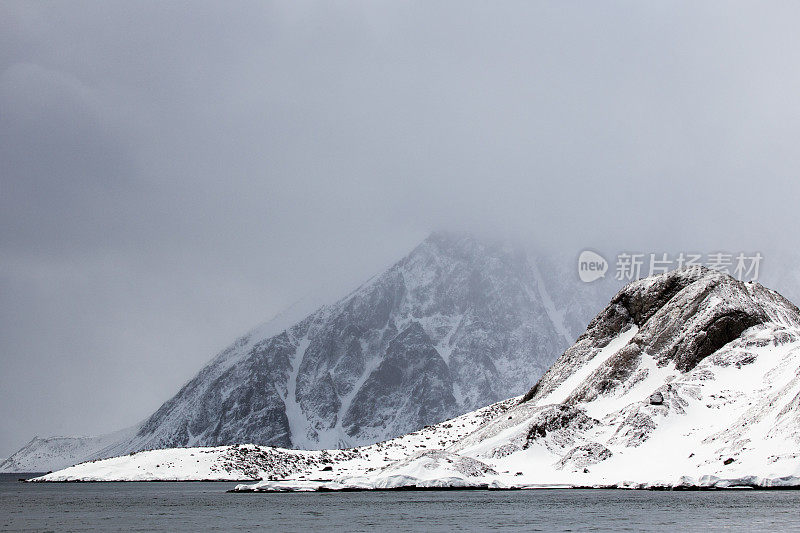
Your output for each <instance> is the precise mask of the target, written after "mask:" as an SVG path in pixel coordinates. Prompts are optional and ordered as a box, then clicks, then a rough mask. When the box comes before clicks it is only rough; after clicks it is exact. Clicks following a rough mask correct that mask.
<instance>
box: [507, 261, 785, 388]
mask: <svg viewBox="0 0 800 533" xmlns="http://www.w3.org/2000/svg"><path fill="white" fill-rule="evenodd" d="M798 317H800V311H798V309H797V307H796V306H795V305H794V304H792V303H791V302H789V301H788V300H786V299H785V298H783V297H782V296H780V295H779V294H777V293H775V292H774V291H770V290H769V289H766V288H764V287H762V286H761V285H759V284H756V283H744V282H741V281H738V280H736V279H735V278H733V277H731V276H729V275H727V274H723V273H720V272H716V271H713V270H709V269H707V268H704V267H701V268H694V269H686V270H676V271H672V272H669V273H667V274H664V275H661V276H657V277H654V278H647V279H644V280H640V281H637V282H633V283H631V284H629V285H628V286H626V287H625V288H623V289H622V290H621V291H620V292H619V293H617V295H616V296H615V297H614V298H613V299H612V300H611V302H610V303H609V305H608V306H607V307H606V308H605V309H604V310H603V311H602V312H601V313H600V314H599V315H597V317H595V318H594V319H593V320H592V321H591V322H590V323H589V326H588V327H587V330H586V332H585V333H584V334H583V335H581V336H580V337H579V338H578V340H577V342H576V343H575V345H573V346H572V347H571V348H570V349H568V350H567V351H566V352H565V353H564V355H562V357H561V358H560V359H559V360H558V361H557V362H556V363H555V364H554V365H553V366H552V367H551V368H550V369H549V370H548V371H547V372H546V373H545V374H544V376H542V378H541V379H540V380H539V381H538V382H537V383H536V385H534V387H533V388H532V389H531V390H530V391H528V393H527V394H526V395H525V396H524V397H523V400H522V401H531V400H536V399H537V398H542V397H544V396H545V395H547V394H548V393H549V392H550V391H552V390H554V389H555V388H556V387H558V385H559V384H560V383H562V382H563V380H564V379H565V378H566V377H567V376H569V375H570V374H571V372H572V369H573V368H575V367H578V366H581V365H583V364H585V363H586V362H587V361H589V360H591V359H592V357H594V356H595V354H597V353H598V352H599V351H600V350H602V348H603V347H605V346H606V345H607V344H608V343H609V342H610V340H611V339H613V338H615V337H616V336H617V335H619V334H620V333H621V332H622V331H624V330H626V329H629V328H631V327H637V328H638V332H637V334H636V335H635V336H634V337H633V339H631V341H630V342H629V343H628V344H627V345H626V346H625V347H623V348H622V349H621V350H620V351H619V352H617V353H616V355H614V357H613V358H612V359H610V360H609V361H607V362H606V363H605V364H604V365H602V366H601V367H600V368H599V369H598V370H597V371H596V372H595V374H594V375H593V377H592V379H591V380H590V381H589V382H587V383H586V386H585V387H583V388H581V389H579V390H576V391H575V393H574V394H573V396H572V397H571V398H570V399H569V400H568V401H569V402H583V401H588V400H590V399H592V398H593V397H595V396H597V395H598V394H603V393H606V392H608V391H610V390H612V389H614V388H616V387H619V386H621V385H622V384H624V383H626V382H627V381H628V380H629V379H630V378H631V375H632V372H633V370H634V369H636V368H637V366H638V364H639V362H640V361H641V357H642V354H644V353H647V354H648V355H650V356H652V357H653V358H655V360H656V362H657V364H658V365H659V366H665V365H668V364H673V365H674V366H675V368H676V369H678V370H680V371H683V372H686V371H689V370H691V369H693V368H694V367H696V366H697V364H698V363H699V362H700V361H702V360H703V359H704V358H706V357H708V356H709V355H710V354H712V353H714V352H716V351H717V350H719V349H720V348H722V347H723V346H724V345H726V344H728V343H729V342H731V341H733V340H735V339H737V338H738V337H739V336H740V335H741V334H742V332H743V331H745V330H746V329H748V328H750V327H753V326H756V325H759V324H764V323H767V322H777V323H787V324H793V325H794V324H797V323H798Z"/></svg>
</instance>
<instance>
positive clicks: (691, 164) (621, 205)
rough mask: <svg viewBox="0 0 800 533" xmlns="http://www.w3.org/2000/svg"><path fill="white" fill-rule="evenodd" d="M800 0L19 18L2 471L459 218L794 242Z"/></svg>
mask: <svg viewBox="0 0 800 533" xmlns="http://www.w3.org/2000/svg"><path fill="white" fill-rule="evenodd" d="M798 11H800V9H799V8H798V6H797V5H795V4H793V3H780V2H774V3H768V4H760V5H756V4H749V3H742V4H737V5H736V6H733V5H731V3H730V2H726V3H724V4H723V3H703V4H701V5H698V4H697V3H680V2H678V3H670V4H669V5H654V4H652V3H647V4H642V3H639V2H619V3H604V4H603V5H599V4H592V3H573V4H568V5H564V4H563V3H558V2H552V3H540V2H535V3H532V2H504V3H501V4H500V5H498V4H497V3H491V4H489V3H461V2H459V3H454V2H437V3H428V2H425V3H423V2H420V3H388V2H386V3H384V2H376V3H375V2H369V3H361V2H347V3H327V2H326V3H309V2H285V3H263V2H257V3H245V2H239V3H235V4H232V5H231V4H227V3H226V4H222V3H200V2H192V3H180V2H170V3H158V2H136V3H129V2H69V3H55V4H53V3H48V4H41V3H29V2H4V3H3V4H2V5H0V139H2V142H0V180H1V181H0V294H2V305H0V364H2V368H3V372H2V373H0V420H1V421H2V422H0V455H4V454H6V453H9V452H11V451H13V449H14V448H16V447H17V446H19V445H20V444H22V442H23V441H25V440H26V439H27V438H29V437H30V436H32V435H33V434H35V433H39V434H50V433H95V432H101V431H107V430H111V429H117V428H119V427H121V426H124V425H127V424H132V423H134V422H136V421H138V420H139V419H140V418H142V417H144V416H145V415H146V414H147V413H148V411H149V410H151V409H153V408H155V407H157V405H158V404H159V403H160V402H161V401H163V400H164V399H166V398H167V397H169V395H170V394H171V393H172V392H174V391H175V390H176V388H177V387H178V386H179V385H180V384H181V383H182V382H183V381H184V380H186V379H188V378H189V377H190V376H191V374H192V373H193V372H194V371H195V370H197V369H198V368H199V367H200V366H201V365H202V364H203V363H204V362H205V361H206V360H207V359H208V358H209V357H210V356H211V355H212V353H213V352H214V351H215V350H216V349H218V348H220V347H222V346H223V345H224V344H225V343H226V342H228V341H229V340H231V339H232V338H233V337H234V336H235V335H237V334H239V333H241V332H242V331H243V330H245V329H247V328H248V327H250V326H252V325H254V324H255V323H257V322H260V321H261V320H263V319H266V318H268V317H269V316H270V315H271V314H273V313H276V312H278V311H280V310H281V309H282V308H284V307H285V306H287V305H289V304H290V303H291V302H293V301H294V300H295V299H297V298H299V297H301V296H303V295H305V294H307V293H309V291H314V290H315V289H316V288H318V287H319V286H320V285H330V284H333V283H336V284H343V285H347V284H348V283H349V284H354V283H356V282H357V281H359V280H360V279H362V278H364V277H366V276H368V275H370V274H372V273H373V272H374V271H377V270H378V269H380V268H381V267H382V266H383V265H385V264H387V263H389V262H390V261H391V260H392V259H394V258H396V257H398V256H400V255H402V254H403V253H404V252H405V251H407V249H409V248H410V247H411V246H413V245H414V243H415V242H416V241H417V240H419V239H421V238H422V237H424V235H425V234H426V233H427V232H428V231H430V230H431V229H435V228H441V227H445V228H447V227H450V228H466V229H469V230H473V231H479V232H487V233H492V234H503V235H510V236H514V237H517V238H523V239H526V240H528V241H531V242H535V243H537V244H538V245H540V246H543V247H546V248H551V249H558V250H565V251H566V252H569V253H571V252H572V251H573V250H575V251H577V250H578V249H580V248H582V247H585V246H590V247H593V248H597V249H641V250H660V249H665V250H676V249H678V250H681V249H683V250H689V249H700V250H706V249H730V250H755V249H761V250H776V251H781V250H784V249H786V250H789V249H794V248H796V238H795V237H794V235H793V234H792V232H791V229H792V228H793V225H794V219H795V214H794V213H795V209H796V206H795V204H796V200H797V198H798V187H799V186H798V185H797V179H796V176H797V173H798V169H800V161H798V157H800V155H798V154H800V152H798V151H797V149H796V142H797V139H798V138H799V137H800V135H798V134H800V120H798V118H799V117H800V101H799V100H798V97H797V95H798V94H800V74H798V72H797V69H796V65H797V64H798V63H800V57H798V56H800V46H798V45H800V43H799V42H798V40H800V37H798V35H797V32H796V28H795V21H796V20H797V15H798Z"/></svg>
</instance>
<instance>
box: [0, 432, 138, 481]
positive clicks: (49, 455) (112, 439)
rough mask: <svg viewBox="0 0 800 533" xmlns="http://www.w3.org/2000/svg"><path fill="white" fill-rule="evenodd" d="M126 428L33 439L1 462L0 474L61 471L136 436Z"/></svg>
mask: <svg viewBox="0 0 800 533" xmlns="http://www.w3.org/2000/svg"><path fill="white" fill-rule="evenodd" d="M135 432H136V428H135V427H134V428H128V429H124V430H122V431H117V432H115V433H110V434H107V435H100V436H97V437H48V438H41V437H34V438H33V439H32V440H31V441H30V442H28V444H26V445H25V446H24V447H22V449H20V450H19V451H18V452H16V453H15V454H14V455H12V456H11V457H9V458H8V459H6V460H5V461H2V462H0V472H49V471H53V470H60V469H62V468H66V467H67V466H69V465H73V464H75V463H77V462H80V461H85V460H86V458H87V457H92V456H95V455H98V454H102V451H103V450H104V449H105V448H107V447H108V446H110V445H112V444H116V443H117V442H119V441H120V440H122V439H125V438H129V437H131V436H132V435H133V434H135Z"/></svg>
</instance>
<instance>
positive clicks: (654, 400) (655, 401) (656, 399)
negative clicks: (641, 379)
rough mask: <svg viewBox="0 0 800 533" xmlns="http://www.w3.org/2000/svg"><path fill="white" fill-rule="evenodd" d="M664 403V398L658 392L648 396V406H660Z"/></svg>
mask: <svg viewBox="0 0 800 533" xmlns="http://www.w3.org/2000/svg"><path fill="white" fill-rule="evenodd" d="M663 403H664V396H663V395H662V394H661V393H660V392H654V393H653V394H651V395H650V405H662V404H663Z"/></svg>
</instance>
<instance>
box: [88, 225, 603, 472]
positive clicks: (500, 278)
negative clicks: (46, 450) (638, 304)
mask: <svg viewBox="0 0 800 533" xmlns="http://www.w3.org/2000/svg"><path fill="white" fill-rule="evenodd" d="M570 266H571V265H570ZM573 278H576V276H575V274H574V271H573V270H572V269H571V268H570V269H569V270H565V265H558V266H557V265H555V264H553V263H552V262H548V261H547V260H546V259H545V258H543V257H538V256H535V255H531V254H528V253H526V252H524V251H522V250H520V249H516V248H512V247H510V246H506V245H502V244H498V243H487V242H483V241H479V240H477V239H475V238H472V237H470V236H465V235H454V234H445V233H435V234H433V235H431V236H430V237H429V238H428V239H426V240H425V241H424V242H423V243H422V244H420V245H419V246H418V247H417V248H416V249H414V250H413V251H412V252H411V253H410V254H409V255H408V256H406V257H405V258H404V259H402V260H401V261H399V262H398V263H396V264H395V265H394V266H392V267H391V268H389V269H388V270H387V271H385V272H384V273H382V274H380V275H377V276H374V277H373V278H371V279H370V280H369V281H368V282H366V283H365V284H364V285H362V286H361V287H359V288H358V289H356V290H355V291H353V292H351V293H350V294H349V295H347V296H346V297H345V298H343V299H341V300H339V301H337V302H335V303H333V304H330V305H324V306H322V307H319V308H318V309H317V310H316V311H313V312H311V313H310V314H308V315H307V316H304V317H303V318H301V319H298V320H295V321H293V320H294V319H295V318H297V317H298V316H300V315H298V314H297V313H296V312H295V313H289V314H288V315H287V316H284V317H278V318H277V319H276V320H273V321H272V323H268V324H265V325H264V326H261V327H259V328H256V329H255V330H253V331H251V332H250V333H249V334H247V335H245V336H243V337H241V338H240V339H238V340H237V341H236V342H234V343H233V344H232V345H231V346H230V347H228V348H227V349H226V350H224V351H223V352H222V353H220V354H219V355H218V356H217V357H215V358H214V359H213V360H212V361H211V362H210V363H209V364H208V365H207V366H206V367H205V368H203V369H202V370H201V371H200V373H199V374H198V375H197V376H196V377H194V378H193V379H192V380H191V381H189V382H188V383H187V384H186V385H185V386H184V387H183V388H182V389H181V390H180V391H179V392H178V393H177V394H176V395H175V396H174V397H173V398H171V399H170V400H169V401H167V402H166V403H165V404H164V405H162V406H161V407H160V408H159V409H158V410H157V411H156V412H155V413H154V414H153V415H151V416H150V417H149V418H148V419H147V420H145V421H144V422H143V423H142V424H141V425H140V426H139V428H138V431H137V432H136V434H135V435H133V436H131V437H130V438H125V439H121V440H120V441H118V442H116V443H114V444H113V445H111V446H108V447H104V448H103V450H102V453H95V454H92V455H87V456H84V457H82V459H94V458H98V457H110V456H113V455H123V454H127V453H129V452H132V451H140V450H146V449H155V448H168V447H187V446H191V447H196V446H218V445H225V444H239V443H255V444H259V445H269V446H277V447H283V448H312V449H316V448H340V447H351V446H356V445H364V444H370V443H373V442H378V441H382V440H386V439H388V438H392V437H396V436H398V435H403V434H405V433H409V432H412V431H415V430H417V429H419V428H421V427H423V426H425V425H430V424H435V423H437V422H441V421H442V420H446V419H448V418H452V417H454V416H457V415H460V414H462V413H466V412H469V411H472V410H474V409H477V408H479V407H482V406H485V405H488V404H491V403H493V402H497V401H499V400H502V399H504V398H506V397H508V396H511V395H518V394H522V393H523V392H525V391H526V390H527V389H528V388H529V387H530V384H531V383H532V382H534V381H535V380H536V378H538V377H539V376H540V375H541V374H542V373H543V372H544V371H545V370H546V369H547V368H548V367H549V366H550V364H551V363H552V362H553V360H554V358H555V356H556V355H557V354H559V353H561V352H563V350H564V349H565V348H566V347H567V346H569V344H570V343H571V342H572V340H574V338H576V337H577V336H578V334H579V333H580V331H581V330H582V329H583V327H584V326H585V324H586V322H587V321H588V320H589V318H591V315H592V314H593V313H594V312H596V309H598V308H600V307H601V306H602V304H603V303H604V302H605V301H606V300H607V299H606V298H605V297H602V296H599V293H598V289H597V288H596V287H592V288H590V287H586V286H581V285H578V284H576V283H574V282H573V283H571V284H570V283H569V282H568V281H565V279H569V280H572V279H573ZM567 305H569V306H570V307H571V309H568V308H567V307H566V306H567ZM306 308H307V307H306ZM575 309H578V311H577V312H576V311H575ZM581 317H582V318H581Z"/></svg>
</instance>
